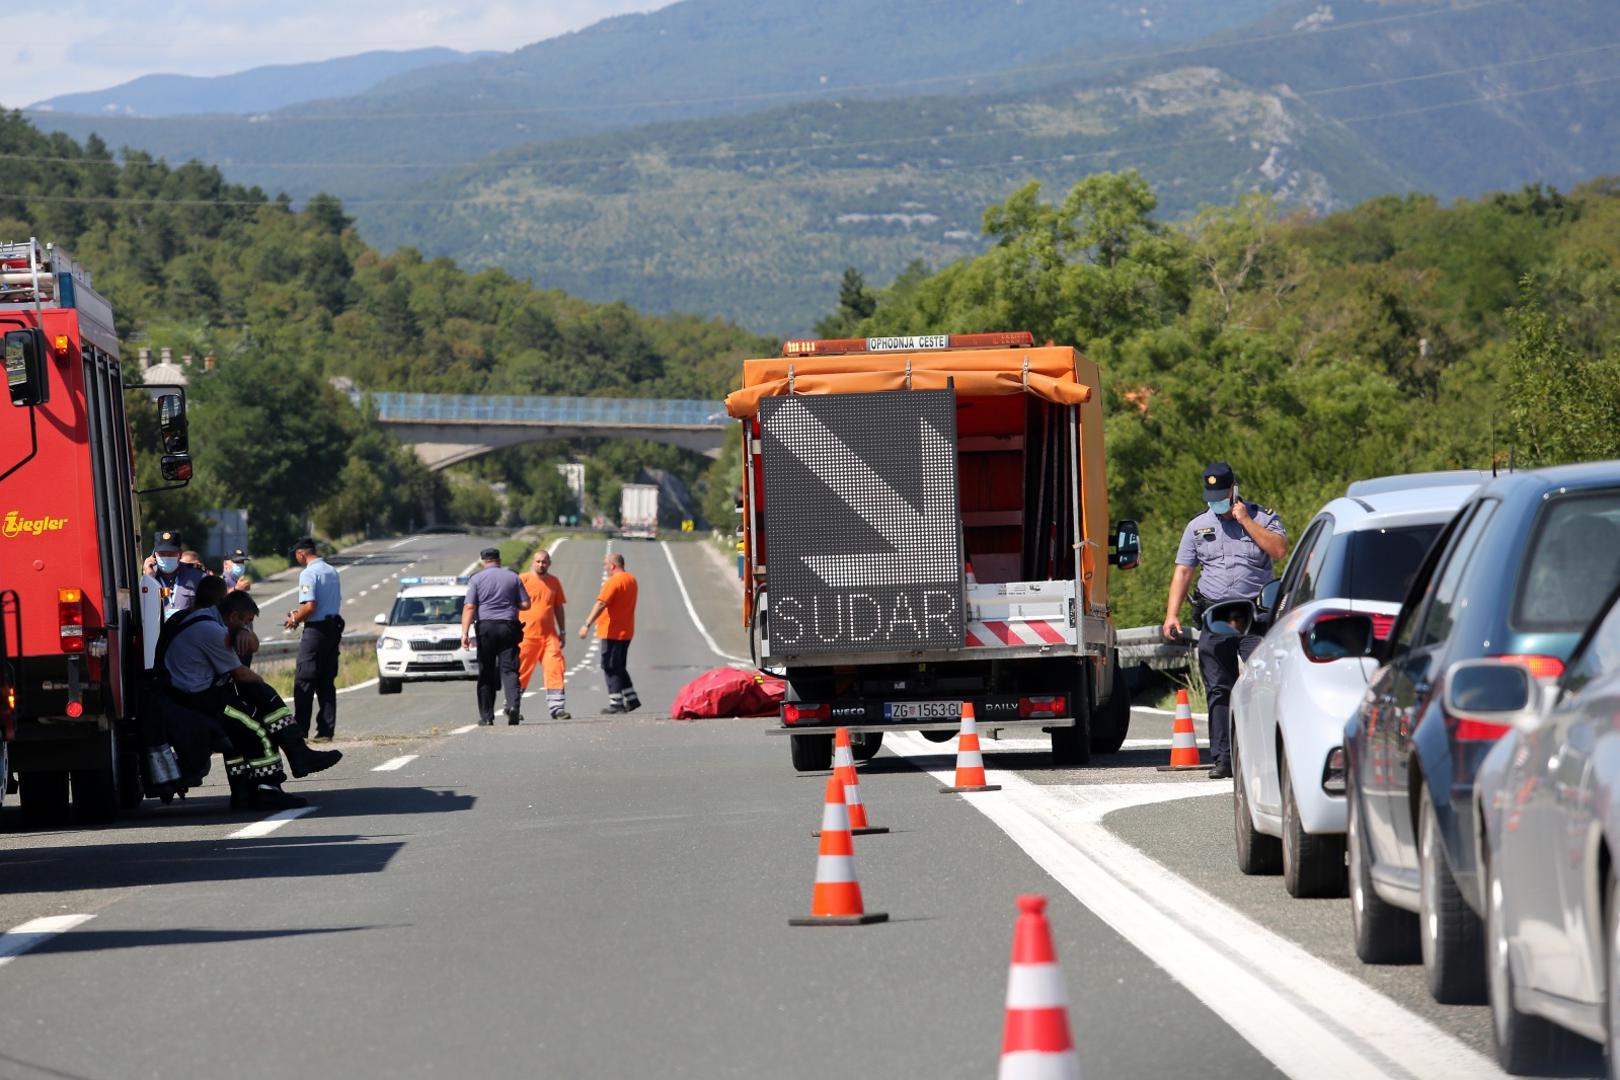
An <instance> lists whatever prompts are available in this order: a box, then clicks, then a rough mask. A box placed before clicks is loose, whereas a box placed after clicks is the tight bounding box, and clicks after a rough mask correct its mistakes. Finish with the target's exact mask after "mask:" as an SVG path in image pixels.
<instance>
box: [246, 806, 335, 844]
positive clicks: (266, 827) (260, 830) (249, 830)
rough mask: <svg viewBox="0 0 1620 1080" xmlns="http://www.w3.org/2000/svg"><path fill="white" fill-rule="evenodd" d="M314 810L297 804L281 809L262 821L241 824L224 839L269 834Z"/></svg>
mask: <svg viewBox="0 0 1620 1080" xmlns="http://www.w3.org/2000/svg"><path fill="white" fill-rule="evenodd" d="M314 812H315V808H314V807H313V806H299V807H296V808H294V809H292V810H281V811H278V812H276V813H274V814H271V815H270V816H269V817H267V818H265V819H264V820H263V821H255V822H254V823H253V824H251V825H244V826H242V827H241V828H240V829H237V830H236V831H235V832H233V833H231V834H230V835H229V836H227V837H226V838H225V839H227V840H254V839H257V838H258V837H261V836H269V835H270V834H271V833H273V832H275V831H276V830H277V829H279V828H281V827H282V826H283V825H285V824H287V822H289V821H296V820H298V819H299V818H301V817H303V816H304V815H305V814H313V813H314Z"/></svg>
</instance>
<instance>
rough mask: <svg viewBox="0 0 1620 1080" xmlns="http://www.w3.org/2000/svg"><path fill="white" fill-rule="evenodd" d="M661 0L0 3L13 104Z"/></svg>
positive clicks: (475, 33) (521, 40) (535, 35)
mask: <svg viewBox="0 0 1620 1080" xmlns="http://www.w3.org/2000/svg"><path fill="white" fill-rule="evenodd" d="M668 2H669V0H547V2H546V3H543V4H535V3H523V2H516V0H489V2H486V3H455V2H453V0H447V2H444V3H438V4H432V3H422V2H419V0H337V2H333V0H280V2H278V3H276V4H273V5H272V4H258V3H251V4H244V3H241V2H240V0H190V2H180V0H148V2H136V0H95V2H93V3H92V2H85V0H58V2H56V3H54V4H51V5H49V6H48V7H45V6H39V7H24V8H19V9H17V10H15V11H8V12H7V14H6V38H7V40H8V43H9V44H10V45H11V46H12V47H13V48H15V49H16V59H15V60H14V62H13V65H12V68H11V69H10V70H8V72H7V80H6V85H7V86H8V87H11V88H16V89H12V90H11V91H10V94H8V95H7V96H8V97H10V96H11V95H15V100H6V101H4V102H0V104H4V105H5V106H6V107H8V108H16V107H18V106H21V105H26V104H28V103H29V102H33V101H39V100H41V99H42V98H48V97H52V96H55V95H57V94H65V93H73V92H77V91H83V90H97V89H101V88H104V87H108V86H115V85H117V84H118V83H122V82H126V81H128V80H130V79H133V78H136V77H138V76H141V75H149V74H158V73H173V74H186V75H224V74H228V73H230V72H234V71H242V70H245V69H247V68H251V67H259V66H261V65H264V64H285V63H298V62H300V61H306V60H325V59H329V58H331V57H335V56H348V55H351V54H353V53H359V52H368V51H370V50H373V49H396V50H397V49H417V48H424V47H427V46H432V45H442V46H445V47H446V48H451V49H460V50H463V51H471V50H478V49H492V50H498V51H502V52H506V51H510V50H512V49H516V48H520V47H522V46H524V45H529V44H532V43H534V42H536V41H540V40H543V39H545V38H549V37H555V36H556V35H558V34H563V33H567V32H568V31H570V30H577V29H580V28H582V27H585V26H588V25H590V24H591V23H593V22H596V21H597V20H599V19H604V18H607V17H609V16H612V15H620V14H624V13H626V12H631V11H651V10H654V9H656V8H660V7H663V6H665V5H666V4H667V3H668Z"/></svg>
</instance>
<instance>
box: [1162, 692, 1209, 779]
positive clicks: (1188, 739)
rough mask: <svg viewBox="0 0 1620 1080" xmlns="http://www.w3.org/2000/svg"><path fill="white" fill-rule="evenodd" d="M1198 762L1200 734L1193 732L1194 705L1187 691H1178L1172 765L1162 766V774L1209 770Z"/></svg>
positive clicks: (1171, 742) (1171, 747) (1172, 737)
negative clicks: (1190, 701)
mask: <svg viewBox="0 0 1620 1080" xmlns="http://www.w3.org/2000/svg"><path fill="white" fill-rule="evenodd" d="M1207 768H1209V766H1208V765H1204V764H1201V763H1200V762H1199V760H1198V734H1197V732H1195V731H1193V719H1192V705H1191V704H1190V703H1189V702H1188V701H1187V691H1185V690H1177V691H1176V723H1175V727H1173V728H1172V729H1171V730H1170V764H1168V765H1160V766H1159V771H1160V772H1183V771H1185V770H1188V769H1207Z"/></svg>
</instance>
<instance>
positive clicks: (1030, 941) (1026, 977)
mask: <svg viewBox="0 0 1620 1080" xmlns="http://www.w3.org/2000/svg"><path fill="white" fill-rule="evenodd" d="M1018 910H1019V915H1018V921H1017V922H1016V923H1014V924H1013V945H1012V967H1011V969H1010V970H1009V971H1008V973H1007V1022H1006V1024H1005V1026H1004V1027H1003V1028H1002V1034H1001V1068H1000V1069H998V1070H997V1072H996V1077H997V1080H1080V1059H1079V1058H1078V1057H1077V1056H1075V1052H1074V1038H1073V1037H1072V1036H1071V1035H1070V1034H1069V995H1068V992H1067V990H1065V989H1064V986H1063V969H1062V968H1060V967H1058V964H1057V953H1056V952H1055V951H1054V950H1053V949H1052V928H1051V927H1050V926H1049V925H1047V922H1046V897H1044V896H1020V897H1019V898H1018Z"/></svg>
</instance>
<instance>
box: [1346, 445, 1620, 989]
mask: <svg viewBox="0 0 1620 1080" xmlns="http://www.w3.org/2000/svg"><path fill="white" fill-rule="evenodd" d="M1617 582H1620V461H1611V462H1600V463H1593V464H1586V465H1570V466H1560V467H1557V468H1551V469H1542V470H1538V471H1535V472H1526V473H1516V474H1512V475H1507V476H1501V477H1498V478H1496V479H1494V480H1492V481H1491V482H1490V483H1488V484H1486V485H1485V486H1483V487H1481V488H1480V489H1479V490H1478V491H1477V492H1475V493H1474V495H1473V497H1472V498H1470V499H1469V500H1468V502H1467V503H1465V504H1464V505H1463V507H1462V509H1461V510H1460V511H1458V513H1457V516H1456V517H1455V518H1453V519H1452V521H1451V522H1450V523H1449V524H1448V525H1447V526H1446V528H1445V530H1444V531H1443V532H1442V533H1441V535H1440V536H1439V537H1438V538H1437V539H1436V541H1435V544H1434V546H1433V547H1432V548H1431V549H1430V551H1429V553H1428V555H1427V557H1426V558H1425V559H1424V563H1423V566H1422V567H1421V568H1420V569H1419V571H1418V574H1417V576H1416V578H1414V579H1413V582H1412V587H1411V590H1410V592H1409V593H1408V595H1407V597H1406V600H1405V601H1404V603H1403V604H1402V606H1401V610H1400V614H1399V615H1397V616H1396V622H1395V628H1394V631H1393V632H1392V633H1391V635H1390V637H1389V640H1388V641H1387V642H1378V641H1377V640H1376V638H1375V637H1374V635H1373V633H1372V627H1371V625H1370V622H1369V625H1368V626H1367V627H1365V628H1364V633H1363V635H1362V640H1363V641H1365V642H1366V646H1367V649H1368V651H1369V653H1370V654H1371V655H1374V656H1375V657H1377V658H1378V659H1379V660H1381V661H1383V666H1382V667H1381V668H1380V669H1379V670H1378V672H1377V674H1376V675H1375V676H1374V678H1373V680H1372V681H1371V682H1370V683H1369V685H1368V687H1367V692H1366V694H1365V696H1364V697H1363V698H1362V701H1361V703H1360V705H1359V706H1358V707H1357V709H1356V711H1355V713H1354V714H1353V715H1352V716H1351V718H1350V721H1349V723H1348V724H1347V725H1346V726H1345V733H1344V748H1345V770H1346V777H1345V780H1346V798H1347V804H1348V805H1347V808H1348V823H1347V825H1348V829H1347V846H1348V854H1349V874H1350V910H1351V920H1352V925H1353V929H1354V933H1355V944H1356V954H1357V955H1358V956H1360V957H1361V959H1362V960H1363V961H1365V962H1368V963H1399V962H1408V961H1411V960H1413V959H1416V958H1417V957H1419V956H1421V958H1422V960H1423V967H1424V972H1425V974H1426V976H1427V979H1428V984H1429V989H1430V991H1431V992H1432V993H1433V994H1434V997H1435V999H1436V1000H1438V1001H1441V1002H1447V1003H1461V1002H1479V1001H1483V1000H1484V998H1485V987H1486V982H1485V948H1484V926H1483V923H1482V920H1481V914H1482V912H1483V911H1484V904H1483V902H1482V900H1483V897H1482V892H1481V889H1480V885H1479V880H1478V878H1479V875H1478V873H1477V868H1476V847H1475V835H1474V832H1475V830H1474V818H1473V815H1472V810H1471V802H1472V797H1473V784H1474V775H1475V773H1476V772H1477V771H1478V769H1479V766H1480V763H1481V761H1483V760H1484V758H1485V755H1486V754H1487V753H1489V752H1490V750H1491V747H1492V746H1494V745H1495V743H1496V741H1497V739H1499V738H1500V737H1501V736H1502V735H1503V734H1504V733H1505V732H1506V730H1507V727H1506V726H1505V725H1500V724H1493V723H1484V722H1480V721H1479V720H1477V719H1473V718H1469V717H1460V716H1456V715H1453V714H1451V713H1450V712H1448V711H1447V708H1446V706H1445V694H1444V693H1443V691H1444V685H1443V684H1444V681H1445V672H1446V671H1447V670H1448V669H1449V668H1450V667H1451V665H1453V664H1456V663H1458V662H1459V661H1463V660H1474V659H1478V658H1482V657H1492V656H1496V657H1514V658H1517V659H1518V661H1519V662H1520V663H1522V664H1525V665H1527V666H1528V667H1529V668H1530V669H1531V671H1532V672H1533V673H1534V674H1535V675H1536V676H1537V677H1538V678H1539V679H1541V680H1543V681H1544V682H1546V683H1548V684H1550V683H1552V682H1553V681H1555V680H1557V679H1558V677H1559V676H1560V675H1561V674H1562V673H1563V670H1564V662H1565V661H1566V660H1567V659H1568V658H1569V655H1570V652H1571V651H1572V650H1573V649H1574V648H1575V645H1576V643H1577V642H1578V641H1579V639H1580V637H1581V633H1582V631H1584V630H1585V629H1586V626H1587V624H1588V623H1589V622H1590V621H1591V619H1592V617H1593V615H1594V614H1595V613H1596V612H1597V610H1598V608H1599V607H1600V606H1601V605H1602V603H1603V601H1604V599H1605V598H1606V597H1607V596H1608V594H1609V592H1610V590H1611V589H1613V588H1614V587H1615V585H1616V583H1617Z"/></svg>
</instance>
